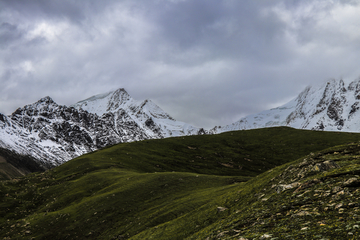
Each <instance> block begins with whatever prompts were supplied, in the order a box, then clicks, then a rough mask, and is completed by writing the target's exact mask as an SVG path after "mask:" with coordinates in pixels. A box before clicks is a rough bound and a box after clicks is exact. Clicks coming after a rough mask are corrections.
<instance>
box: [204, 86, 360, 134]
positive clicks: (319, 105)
mask: <svg viewBox="0 0 360 240" xmlns="http://www.w3.org/2000/svg"><path fill="white" fill-rule="evenodd" d="M359 108H360V79H359V80H355V81H353V82H351V83H350V84H349V85H345V83H344V81H343V80H339V81H337V80H331V81H328V82H327V83H325V84H323V85H321V86H320V87H307V88H306V89H305V90H304V91H303V92H301V93H300V94H299V96H298V97H297V98H295V99H294V100H292V101H290V102H289V103H287V104H285V105H283V106H280V107H277V108H274V109H270V110H266V111H263V112H260V113H258V114H253V115H250V116H247V117H244V118H242V119H240V120H239V121H237V122H235V123H233V124H230V125H226V126H217V127H215V128H213V129H211V130H210V132H211V133H220V132H226V131H233V130H244V129H255V128H263V127H273V126H289V127H294V128H298V129H312V130H324V131H347V132H360V121H359V120H358V119H359V118H360V111H359Z"/></svg>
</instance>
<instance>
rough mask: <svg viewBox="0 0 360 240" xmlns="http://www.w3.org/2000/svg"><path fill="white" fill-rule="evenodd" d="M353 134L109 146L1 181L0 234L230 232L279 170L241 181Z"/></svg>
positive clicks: (285, 131) (278, 133) (179, 235)
mask: <svg viewBox="0 0 360 240" xmlns="http://www.w3.org/2000/svg"><path fill="white" fill-rule="evenodd" d="M359 137H360V135H359V134H350V133H328V132H313V131H300V130H295V129H290V128H271V129H258V130H250V131H239V132H231V133H224V134H220V135H212V136H192V137H185V138H169V139H162V140H151V141H150V140H149V141H142V142H136V143H129V144H120V145H116V146H113V147H109V148H106V149H104V150H101V151H98V152H95V153H91V154H87V155H83V156H81V157H79V158H77V159H74V160H72V161H69V162H68V163H66V164H64V165H62V166H60V167H58V168H55V169H53V170H51V171H48V172H46V173H42V174H31V175H29V176H27V177H25V178H22V179H19V180H13V181H7V182H2V184H1V185H0V190H1V193H2V194H1V196H0V216H1V217H0V227H1V229H0V237H2V238H6V237H12V238H16V237H18V238H19V239H28V238H31V237H35V239H49V238H53V239H66V238H70V239H76V238H78V239H82V238H84V236H86V237H88V238H93V239H96V238H100V239H119V238H120V239H121V238H124V239H125V238H129V237H133V238H134V239H146V238H151V237H153V239H169V238H170V239H183V238H185V237H189V238H194V239H197V238H200V239H202V238H206V237H211V238H216V237H217V236H218V234H219V233H222V232H223V231H222V230H223V229H228V230H226V231H228V232H227V233H224V234H223V235H224V236H228V237H229V238H231V237H232V236H233V235H234V233H236V234H238V232H236V231H240V230H238V229H239V228H237V229H235V227H238V225H236V224H237V223H238V222H239V221H240V219H237V218H236V217H234V216H242V217H241V219H244V218H247V219H252V218H251V216H252V215H251V214H254V213H253V212H249V214H248V215H246V214H245V215H239V214H236V212H237V211H241V212H246V211H244V210H246V209H248V208H247V207H248V206H250V205H251V204H252V203H254V202H255V203H256V202H258V201H256V200H257V196H254V193H257V192H259V191H261V189H263V186H265V185H266V184H269V179H270V175H271V174H273V175H271V177H273V176H276V174H278V173H280V172H281V171H282V169H281V168H277V170H274V171H272V172H271V173H268V172H267V173H264V174H263V175H260V176H259V177H256V178H254V179H252V180H250V181H248V182H246V183H245V181H247V180H249V179H250V178H251V177H254V176H257V175H258V174H260V173H262V172H265V171H266V170H269V169H271V168H273V167H275V166H277V165H281V164H284V163H287V162H290V161H293V160H295V159H297V158H299V157H301V156H304V155H306V154H308V153H309V152H314V151H318V150H321V149H324V148H327V147H330V146H334V145H338V144H343V143H346V142H355V141H358V139H359ZM269 174H270V175H269ZM279 196H280V195H279ZM218 207H226V208H227V210H225V211H221V209H220V210H219V209H218ZM234 214H235V215H234ZM249 221H250V220H249ZM244 227H247V225H246V224H243V225H242V228H241V229H243V228H244ZM244 229H245V228H244ZM235 230H236V231H235ZM218 231H220V232H218ZM224 231H225V230H224ZM258 232H259V234H260V231H258ZM236 234H235V235H236ZM244 234H246V232H244ZM220 237H222V236H220ZM250 237H254V236H250Z"/></svg>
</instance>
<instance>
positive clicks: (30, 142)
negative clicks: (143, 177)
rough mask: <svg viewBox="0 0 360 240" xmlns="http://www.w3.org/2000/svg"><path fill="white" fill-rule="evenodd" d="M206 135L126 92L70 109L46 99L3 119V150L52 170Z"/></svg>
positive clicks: (0, 129)
mask: <svg viewBox="0 0 360 240" xmlns="http://www.w3.org/2000/svg"><path fill="white" fill-rule="evenodd" d="M203 133H204V130H203V129H199V128H196V127H193V126H191V125H189V124H186V123H183V122H179V121H176V120H175V119H173V118H172V117H170V115H169V114H167V113H165V112H164V111H163V110H161V109H160V108H159V107H158V106H157V105H155V104H154V103H152V102H151V101H150V100H145V101H142V102H138V101H135V100H133V99H132V98H131V97H130V96H129V95H128V93H127V92H126V91H125V90H124V89H118V90H116V91H114V92H110V93H107V94H102V95H97V96H94V97H91V98H89V99H87V100H84V101H81V102H79V103H77V104H74V105H73V106H71V107H67V106H62V105H58V104H56V103H55V102H54V101H53V100H52V99H51V98H50V97H45V98H42V99H40V100H39V101H38V102H36V103H33V104H30V105H26V106H24V107H23V108H18V109H17V110H16V111H15V112H14V113H13V114H11V115H10V116H5V115H3V114H0V147H3V148H7V149H11V150H13V151H15V152H17V153H20V154H24V155H30V156H33V157H34V158H36V159H38V160H39V161H40V162H42V163H43V164H44V165H48V164H49V163H50V164H51V165H53V166H56V165H59V164H61V163H63V162H65V161H68V160H70V159H72V158H74V157H77V156H80V155H82V154H84V153H88V152H90V151H94V150H97V149H99V148H102V147H105V146H108V145H113V144H116V143H120V142H131V141H139V140H144V139H153V138H164V137H170V136H184V135H192V134H203Z"/></svg>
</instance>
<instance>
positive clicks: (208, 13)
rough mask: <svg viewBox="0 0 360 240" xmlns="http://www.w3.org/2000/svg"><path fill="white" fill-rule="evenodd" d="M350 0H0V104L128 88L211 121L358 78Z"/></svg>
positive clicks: (359, 32) (357, 38)
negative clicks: (322, 84) (320, 84)
mask: <svg viewBox="0 0 360 240" xmlns="http://www.w3.org/2000/svg"><path fill="white" fill-rule="evenodd" d="M359 22H360V5H359V3H358V1H335V0H334V1H325V0H315V1H295V0H294V1H289V0H282V1H281V0H273V1H252V0H245V1H235V0H219V1H211V0H210V1H209V0H196V1H195V0H192V1H190V0H166V1H165V0H153V1H145V0H131V1H111V0H107V1H85V0H84V1H80V0H79V1H66V0H37V1H36V0H33V1H26V0H12V1H8V0H0V112H2V113H5V114H10V113H11V112H12V111H14V110H15V109H16V108H17V107H20V106H23V105H25V104H28V103H31V102H34V101H37V100H38V99H39V98H41V97H43V96H46V95H49V96H51V97H53V98H54V100H55V101H56V102H58V103H59V104H64V105H70V104H72V103H75V102H77V101H79V100H82V99H84V98H87V97H89V96H92V95H95V94H98V93H103V92H108V91H111V90H114V89H117V88H120V87H123V88H125V89H126V90H127V91H128V92H129V94H130V95H131V96H132V97H133V98H135V99H139V100H140V99H146V98H149V99H152V100H153V101H154V102H156V103H157V104H158V105H159V106H161V107H162V108H163V109H164V110H165V111H167V112H168V113H170V114H171V115H172V116H173V117H175V118H176V119H177V120H181V121H184V122H189V123H191V124H193V125H196V126H200V127H206V128H210V127H213V126H215V125H224V124H229V123H231V122H234V121H237V120H238V119H239V118H240V117H243V116H246V115H248V114H251V113H256V112H259V111H261V110H265V109H268V108H271V107H275V106H278V105H280V104H283V103H285V102H287V101H289V100H290V99H291V98H294V97H296V95H297V94H298V93H299V92H301V91H302V90H303V88H304V87H305V86H307V85H309V84H313V83H316V82H322V81H325V80H327V79H329V78H344V79H345V80H349V81H350V80H354V79H355V78H357V77H359V76H360V68H359V66H358V62H360V61H359V60H360V54H359V53H360V25H359V24H358V23H359Z"/></svg>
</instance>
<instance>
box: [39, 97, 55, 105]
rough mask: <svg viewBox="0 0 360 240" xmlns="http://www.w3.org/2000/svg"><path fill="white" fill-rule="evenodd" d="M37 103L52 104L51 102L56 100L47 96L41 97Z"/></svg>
mask: <svg viewBox="0 0 360 240" xmlns="http://www.w3.org/2000/svg"><path fill="white" fill-rule="evenodd" d="M37 103H46V104H51V103H55V102H54V100H53V99H52V98H51V97H49V96H46V97H43V98H41V99H40V100H39V101H37Z"/></svg>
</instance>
